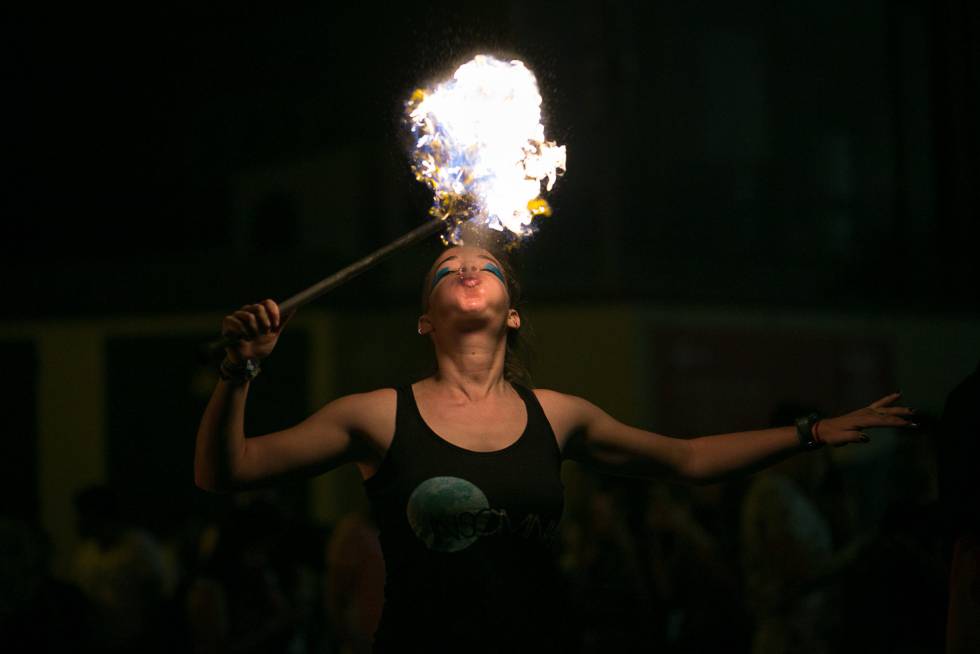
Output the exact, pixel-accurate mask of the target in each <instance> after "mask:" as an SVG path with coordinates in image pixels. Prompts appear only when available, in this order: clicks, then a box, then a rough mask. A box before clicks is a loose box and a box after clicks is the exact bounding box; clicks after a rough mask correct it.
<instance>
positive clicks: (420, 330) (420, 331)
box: [419, 327, 422, 336]
mask: <svg viewBox="0 0 980 654" xmlns="http://www.w3.org/2000/svg"><path fill="white" fill-rule="evenodd" d="M421 335H422V328H421V327H419V336H421Z"/></svg>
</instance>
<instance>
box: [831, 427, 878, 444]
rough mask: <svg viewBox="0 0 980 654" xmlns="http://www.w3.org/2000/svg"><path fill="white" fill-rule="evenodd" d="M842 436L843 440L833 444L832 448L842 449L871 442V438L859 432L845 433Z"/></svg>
mask: <svg viewBox="0 0 980 654" xmlns="http://www.w3.org/2000/svg"><path fill="white" fill-rule="evenodd" d="M842 436H844V439H843V440H840V441H837V442H835V443H834V447H844V446H845V445H851V444H853V443H870V442H871V437H870V436H868V435H867V434H866V433H864V432H863V431H859V430H851V431H846V432H844V433H843V434H842Z"/></svg>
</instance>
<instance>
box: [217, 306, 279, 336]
mask: <svg viewBox="0 0 980 654" xmlns="http://www.w3.org/2000/svg"><path fill="white" fill-rule="evenodd" d="M280 326H281V325H280V320H279V307H278V306H277V305H276V303H275V302H273V301H272V300H264V301H262V302H261V303H259V304H247V305H245V306H243V307H242V308H241V309H239V310H238V311H235V312H234V313H232V314H231V315H228V316H225V318H224V320H223V321H222V323H221V333H222V334H224V335H225V336H232V337H240V338H244V339H252V338H255V337H257V336H261V335H264V334H268V333H270V332H274V331H276V330H277V329H279V327H280Z"/></svg>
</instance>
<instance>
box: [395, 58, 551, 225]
mask: <svg viewBox="0 0 980 654" xmlns="http://www.w3.org/2000/svg"><path fill="white" fill-rule="evenodd" d="M406 110H407V113H408V119H409V123H410V125H411V129H412V134H413V136H414V137H415V139H416V141H415V150H414V152H413V165H412V170H413V171H414V172H415V176H416V178H417V179H418V180H419V181H421V182H424V183H425V184H427V185H428V186H429V187H431V188H432V190H433V192H434V194H435V199H434V202H433V206H432V209H431V213H432V215H434V216H437V217H439V218H443V219H446V218H448V219H451V220H453V221H454V224H455V228H454V229H453V230H452V231H451V232H450V233H449V234H448V235H447V236H446V238H447V239H448V240H449V241H451V242H453V243H456V244H458V243H459V242H460V225H461V224H462V222H463V221H470V222H473V223H477V224H482V225H485V226H487V227H489V228H491V229H495V230H498V231H504V230H506V231H507V233H508V234H510V235H512V236H513V238H515V239H519V238H521V237H523V236H526V235H528V234H530V233H531V232H532V231H533V227H532V224H531V220H532V218H533V217H534V216H536V215H550V213H551V208H550V207H549V206H548V203H547V202H546V201H545V200H544V199H543V198H541V197H540V196H541V193H542V188H541V187H542V182H544V186H545V188H546V190H548V191H550V190H551V189H552V188H553V187H554V185H555V180H556V179H557V178H558V176H559V175H561V174H562V173H563V172H564V171H565V146H563V145H561V146H559V145H556V144H555V143H554V141H546V140H545V137H544V126H543V125H542V124H541V94H540V93H539V92H538V84H537V81H536V80H535V79H534V75H533V74H532V73H531V71H530V70H528V69H527V68H526V67H525V66H524V64H523V63H521V62H520V61H517V60H514V61H501V60H499V59H495V58H493V57H490V56H487V55H478V56H477V57H475V58H474V59H473V60H472V61H470V62H468V63H465V64H463V65H462V66H460V67H459V68H458V69H457V70H456V72H455V73H454V74H453V77H452V79H449V80H446V81H444V82H442V83H440V84H437V85H436V86H435V87H433V88H431V89H419V90H417V91H415V93H413V94H412V97H411V99H409V101H408V102H407V103H406Z"/></svg>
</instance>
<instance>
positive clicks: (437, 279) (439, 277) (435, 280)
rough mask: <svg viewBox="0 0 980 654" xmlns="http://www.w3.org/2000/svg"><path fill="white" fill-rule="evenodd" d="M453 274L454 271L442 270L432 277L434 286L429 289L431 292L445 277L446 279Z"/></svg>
mask: <svg viewBox="0 0 980 654" xmlns="http://www.w3.org/2000/svg"><path fill="white" fill-rule="evenodd" d="M452 273H453V271H452V270H450V269H449V268H440V269H439V270H437V271H436V274H435V275H434V276H433V277H432V286H430V287H429V290H430V291H431V290H432V289H433V288H435V287H436V284H438V283H439V282H440V281H442V278H443V277H445V276H446V275H451V274H452Z"/></svg>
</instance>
